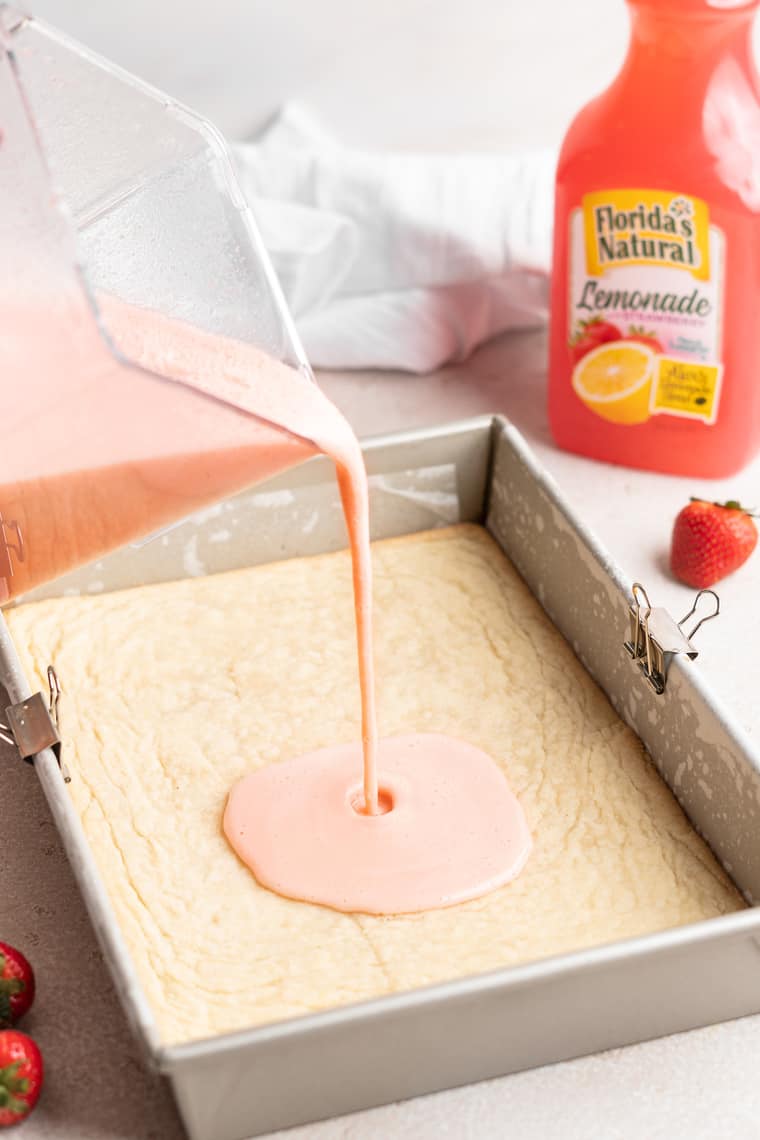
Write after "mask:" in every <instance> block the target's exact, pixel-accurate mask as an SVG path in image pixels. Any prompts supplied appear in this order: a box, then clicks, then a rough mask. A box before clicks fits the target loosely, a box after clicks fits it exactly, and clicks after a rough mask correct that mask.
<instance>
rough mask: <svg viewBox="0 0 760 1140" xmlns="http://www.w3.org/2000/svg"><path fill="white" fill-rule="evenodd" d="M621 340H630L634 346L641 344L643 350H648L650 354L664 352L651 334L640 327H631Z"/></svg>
mask: <svg viewBox="0 0 760 1140" xmlns="http://www.w3.org/2000/svg"><path fill="white" fill-rule="evenodd" d="M623 340H632V341H635V342H636V344H643V345H644V347H645V348H649V349H651V350H652V352H656V353H658V354H661V353H663V352H664V351H665V349H664V347H663V345H662V344H661V342H660V341H659V340H658V339H657V337H656V335H655V334H654V333H653V332H650V331H648V330H647V329H645V328H642V327H641V325H631V327H630V328H629V329H628V332H627V333H626V334H625V336H624V337H623Z"/></svg>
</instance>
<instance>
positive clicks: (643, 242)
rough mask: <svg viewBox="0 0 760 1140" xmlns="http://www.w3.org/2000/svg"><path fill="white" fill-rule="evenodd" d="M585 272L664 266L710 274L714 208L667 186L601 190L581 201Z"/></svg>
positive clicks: (706, 277) (705, 276)
mask: <svg viewBox="0 0 760 1140" xmlns="http://www.w3.org/2000/svg"><path fill="white" fill-rule="evenodd" d="M582 208H583V231H584V240H585V247H586V270H587V272H588V273H589V275H591V276H594V277H600V276H601V275H602V274H603V273H606V272H608V271H609V270H611V269H616V268H618V267H620V266H622V265H665V266H668V267H669V268H671V269H683V270H686V271H687V272H689V273H691V275H692V276H693V277H695V278H697V279H698V280H700V281H707V280H709V278H710V248H709V237H710V211H709V208H708V206H707V203H706V202H705V201H703V200H702V199H701V198H693V197H691V195H689V194H674V193H672V192H671V191H667V190H599V191H596V192H595V193H593V194H585V195H584V197H583V200H582Z"/></svg>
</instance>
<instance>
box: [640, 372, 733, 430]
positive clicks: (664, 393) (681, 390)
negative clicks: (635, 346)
mask: <svg viewBox="0 0 760 1140" xmlns="http://www.w3.org/2000/svg"><path fill="white" fill-rule="evenodd" d="M722 371H723V369H722V367H721V365H719V364H700V363H699V362H698V361H692V360H673V359H671V358H670V357H668V356H660V357H658V358H657V369H656V373H655V382H654V385H653V386H652V394H651V399H650V404H649V409H650V411H651V412H652V413H653V414H654V415H657V413H658V412H659V413H665V412H667V413H670V415H677V416H686V417H687V418H688V419H698V420H704V421H705V423H708V424H711V423H714V422H715V418H716V414H717V410H718V394H719V391H720V382H721V375H722Z"/></svg>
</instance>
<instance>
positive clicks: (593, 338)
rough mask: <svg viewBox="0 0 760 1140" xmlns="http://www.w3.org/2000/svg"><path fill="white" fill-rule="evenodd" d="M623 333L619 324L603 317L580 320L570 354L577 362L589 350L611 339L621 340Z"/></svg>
mask: <svg viewBox="0 0 760 1140" xmlns="http://www.w3.org/2000/svg"><path fill="white" fill-rule="evenodd" d="M622 335H623V334H622V333H621V331H620V329H619V328H618V327H617V325H613V324H612V323H611V322H610V321H605V320H603V319H602V317H591V318H590V319H589V320H588V321H579V323H578V327H577V329H576V330H575V332H574V333H573V335H572V337H571V338H570V355H571V356H572V358H573V364H577V363H578V361H579V360H581V359H582V358H583V357H584V356H585V355H586V354H587V353H588V352H591V351H592V349H594V348H599V345H600V344H606V343H607V341H609V340H620V339H621V337H622Z"/></svg>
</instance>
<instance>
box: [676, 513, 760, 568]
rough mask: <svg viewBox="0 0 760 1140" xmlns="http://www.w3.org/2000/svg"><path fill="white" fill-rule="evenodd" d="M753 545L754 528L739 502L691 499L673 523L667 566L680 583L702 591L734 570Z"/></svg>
mask: <svg viewBox="0 0 760 1140" xmlns="http://www.w3.org/2000/svg"><path fill="white" fill-rule="evenodd" d="M756 545H757V527H756V526H755V523H754V522H753V518H752V514H751V512H750V511H747V510H745V508H744V507H743V506H742V505H741V503H738V502H737V501H736V500H735V499H730V500H729V501H728V502H727V503H710V502H707V501H706V500H704V499H692V500H691V502H690V503H689V505H688V506H687V507H684V508H683V510H682V511H680V512H679V514H678V515H677V517H676V521H675V523H674V524H673V535H672V538H671V543H670V568H671V570H672V571H673V574H674V575H675V576H676V578H678V579H679V580H680V581H681V582H685V583H686V584H687V585H688V586H694V587H695V588H696V589H698V590H703V589H705V588H706V587H707V586H712V585H713V584H714V583H715V582H718V581H720V579H721V578H725V577H726V576H727V575H728V574H732V573H733V572H734V570H738V568H739V567H740V566H741V565H743V563H745V562H746V561H747V559H748V558H749V556H750V554H751V553H752V551H753V550H754V549H755V546H756Z"/></svg>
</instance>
